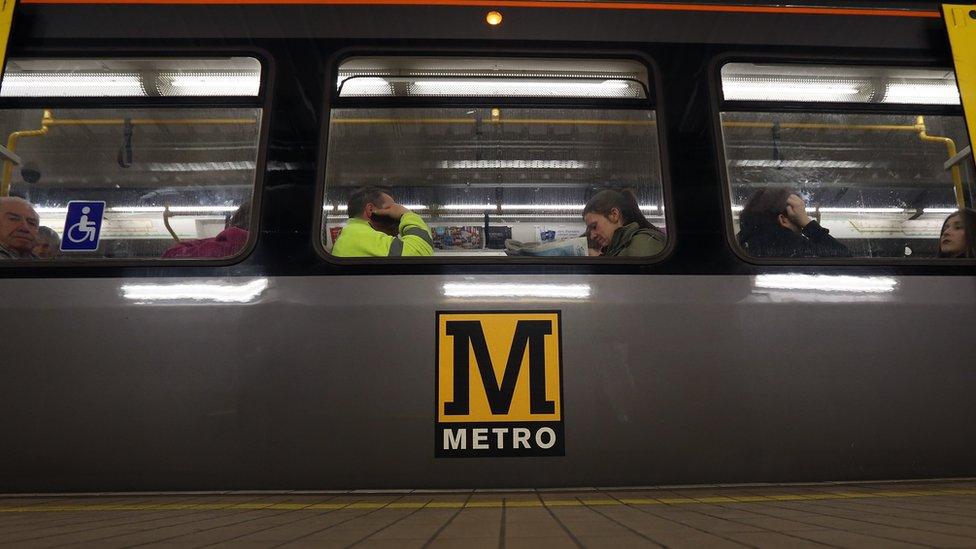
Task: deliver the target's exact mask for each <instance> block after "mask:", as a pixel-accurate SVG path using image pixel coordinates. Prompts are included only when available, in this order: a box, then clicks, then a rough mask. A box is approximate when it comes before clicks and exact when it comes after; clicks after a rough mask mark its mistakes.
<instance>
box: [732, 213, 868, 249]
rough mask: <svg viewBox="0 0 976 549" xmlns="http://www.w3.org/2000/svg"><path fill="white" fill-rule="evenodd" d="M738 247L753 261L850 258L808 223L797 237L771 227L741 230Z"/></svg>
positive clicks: (814, 224)
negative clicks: (767, 259)
mask: <svg viewBox="0 0 976 549" xmlns="http://www.w3.org/2000/svg"><path fill="white" fill-rule="evenodd" d="M739 244H740V245H741V246H742V247H743V248H744V249H745V250H746V251H747V252H748V253H749V255H752V256H755V257H850V255H851V252H850V250H848V249H847V246H844V245H843V244H841V243H840V242H837V240H835V239H834V237H832V236H830V231H828V230H827V229H825V228H823V227H821V226H820V223H817V222H816V221H811V222H810V223H808V224H807V226H806V227H803V230H802V231H800V232H799V233H795V232H793V231H791V230H789V229H787V228H786V227H783V226H781V225H776V224H773V223H764V224H757V225H750V226H747V227H743V228H742V230H741V231H739Z"/></svg>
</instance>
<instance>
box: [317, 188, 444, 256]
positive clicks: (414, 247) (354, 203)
mask: <svg viewBox="0 0 976 549" xmlns="http://www.w3.org/2000/svg"><path fill="white" fill-rule="evenodd" d="M347 208H348V209H347V210H346V213H347V214H348V215H349V222H348V223H347V224H346V226H345V227H344V228H343V229H342V233H341V234H339V238H337V239H336V241H335V245H334V246H332V255H335V256H336V257H401V256H427V255H434V241H433V239H432V238H431V236H430V229H428V228H427V224H426V223H424V220H423V219H421V218H420V216H419V215H417V214H415V213H413V212H411V211H410V210H408V209H406V208H404V207H403V206H401V205H400V204H397V203H396V202H395V201H394V200H393V197H392V196H390V195H389V194H388V193H386V192H385V191H384V190H383V189H380V188H377V187H363V188H361V189H357V190H356V191H354V192H353V193H352V195H350V197H349V204H348V206H347Z"/></svg>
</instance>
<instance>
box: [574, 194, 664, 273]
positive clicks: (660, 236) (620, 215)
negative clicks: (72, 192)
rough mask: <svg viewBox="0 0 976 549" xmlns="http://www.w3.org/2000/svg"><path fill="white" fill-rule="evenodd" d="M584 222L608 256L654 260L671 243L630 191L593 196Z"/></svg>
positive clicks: (584, 216)
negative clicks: (642, 211) (668, 242)
mask: <svg viewBox="0 0 976 549" xmlns="http://www.w3.org/2000/svg"><path fill="white" fill-rule="evenodd" d="M583 221H584V222H586V230H587V234H588V235H589V236H590V239H591V240H593V241H594V242H595V243H596V245H598V246H601V247H602V248H603V255H605V256H609V257H613V256H619V257H650V256H653V255H657V254H659V253H661V252H662V251H663V250H664V246H665V245H666V244H667V237H666V236H665V235H664V233H662V232H661V231H660V229H658V228H657V227H655V226H654V225H653V224H652V223H651V222H650V221H648V220H647V218H646V217H644V214H643V213H641V211H640V206H638V205H637V197H636V196H635V195H634V193H633V192H631V191H629V190H624V191H623V192H618V191H614V190H611V189H607V190H604V191H600V192H598V193H596V194H595V195H593V198H591V199H590V200H589V202H587V203H586V207H584V208H583Z"/></svg>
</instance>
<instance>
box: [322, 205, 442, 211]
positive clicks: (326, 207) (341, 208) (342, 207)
mask: <svg viewBox="0 0 976 549" xmlns="http://www.w3.org/2000/svg"><path fill="white" fill-rule="evenodd" d="M403 207H404V208H406V209H408V210H426V209H427V206H424V205H423V204H403ZM322 209H323V210H325V211H327V212H331V211H333V208H332V204H325V205H323V206H322ZM348 209H349V206H348V205H346V204H340V205H339V206H336V208H335V210H337V211H340V212H344V211H346V210H348Z"/></svg>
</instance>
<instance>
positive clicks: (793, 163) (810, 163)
mask: <svg viewBox="0 0 976 549" xmlns="http://www.w3.org/2000/svg"><path fill="white" fill-rule="evenodd" d="M731 164H732V165H733V166H735V167H738V168H874V167H877V163H876V162H855V161H850V160H733V161H732V162H731Z"/></svg>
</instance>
